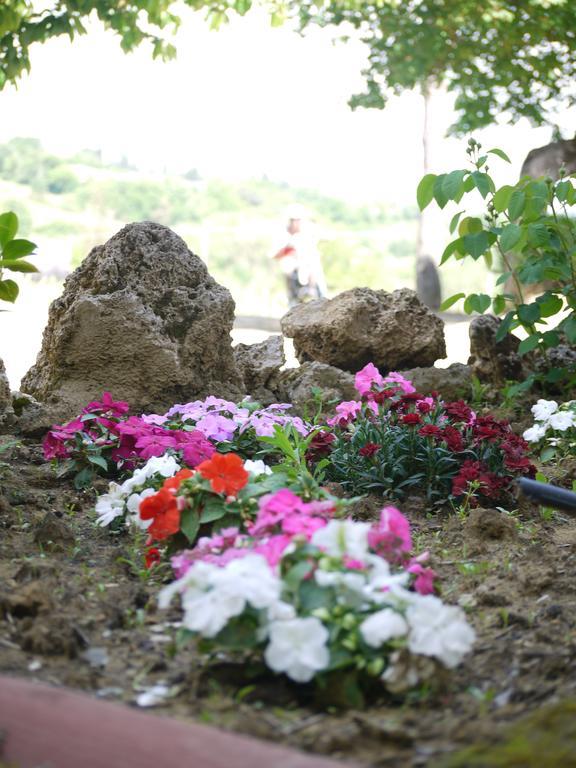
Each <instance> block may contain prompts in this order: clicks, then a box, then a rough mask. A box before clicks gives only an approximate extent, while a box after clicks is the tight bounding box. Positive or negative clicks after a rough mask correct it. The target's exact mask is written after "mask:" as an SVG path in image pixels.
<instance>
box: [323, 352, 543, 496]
mask: <svg viewBox="0 0 576 768" xmlns="http://www.w3.org/2000/svg"><path fill="white" fill-rule="evenodd" d="M356 389H357V390H358V393H359V395H360V398H361V399H359V400H353V401H350V402H343V403H340V405H338V406H337V407H336V416H335V417H334V418H332V419H329V420H328V423H327V425H326V430H325V432H324V434H323V435H322V434H321V435H320V436H319V437H318V438H317V441H320V440H321V441H322V445H321V446H316V445H315V442H314V441H312V444H311V446H310V450H309V453H310V456H311V459H312V461H318V459H321V461H322V467H323V470H322V471H323V473H324V474H325V477H326V478H327V479H329V480H333V481H337V482H339V483H340V484H341V485H342V486H343V487H344V488H345V489H346V490H350V491H354V492H360V493H363V492H370V491H371V492H377V493H381V494H382V495H383V496H385V497H388V498H391V499H402V498H403V497H404V496H406V495H407V494H410V493H417V494H423V495H424V496H425V497H426V499H427V501H428V503H429V505H434V504H436V503H444V502H445V501H447V500H448V499H450V498H452V497H456V498H458V497H463V496H464V495H465V494H469V493H470V490H471V489H473V491H474V493H473V499H472V503H473V504H474V503H476V504H477V503H478V502H479V501H482V502H486V501H488V502H492V503H493V502H498V501H502V498H503V496H505V494H506V492H507V490H508V489H509V488H510V485H511V482H512V480H513V478H514V476H515V475H517V474H530V475H532V474H534V471H535V469H534V467H533V466H532V464H531V463H530V461H529V460H528V459H527V458H526V456H525V450H526V448H527V443H526V442H525V441H524V440H523V439H522V438H521V437H519V436H518V435H516V434H514V432H512V430H511V429H510V426H509V424H508V422H506V421H497V420H496V419H494V418H492V417H491V416H477V415H476V414H475V413H474V412H473V411H472V409H471V408H470V407H469V406H468V405H466V403H464V402H463V401H462V400H460V401H456V402H444V401H442V400H441V399H440V398H439V396H438V394H437V393H433V394H432V395H431V396H429V397H424V396H423V395H421V394H419V393H418V392H415V391H414V387H413V386H412V384H411V383H410V382H408V381H406V380H405V379H403V378H402V376H401V375H400V374H396V373H394V374H389V376H388V377H387V378H386V379H384V377H383V376H382V375H381V374H380V373H379V371H378V370H377V368H376V367H375V366H374V365H372V364H371V363H369V364H368V365H367V366H366V367H365V368H364V369H363V370H362V371H360V372H359V373H357V374H356ZM319 448H321V449H322V450H319Z"/></svg>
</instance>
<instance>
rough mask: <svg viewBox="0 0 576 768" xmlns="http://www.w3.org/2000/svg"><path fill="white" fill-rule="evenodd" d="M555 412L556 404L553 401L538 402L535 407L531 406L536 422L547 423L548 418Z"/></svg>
mask: <svg viewBox="0 0 576 768" xmlns="http://www.w3.org/2000/svg"><path fill="white" fill-rule="evenodd" d="M557 410H558V403H557V402H556V401H555V400H538V402H537V403H536V405H533V406H532V413H533V414H534V418H535V419H536V421H548V418H549V417H550V416H551V415H552V414H553V413H556V411H557Z"/></svg>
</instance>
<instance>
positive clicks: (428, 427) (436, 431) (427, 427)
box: [418, 424, 442, 437]
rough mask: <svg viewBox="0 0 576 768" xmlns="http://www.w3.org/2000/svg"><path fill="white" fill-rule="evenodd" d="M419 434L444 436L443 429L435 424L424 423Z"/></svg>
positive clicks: (423, 435)
mask: <svg viewBox="0 0 576 768" xmlns="http://www.w3.org/2000/svg"><path fill="white" fill-rule="evenodd" d="M418 434H419V435H422V437H442V430H441V429H440V427H437V426H435V425H434V424H424V426H423V427H420V429H419V430H418Z"/></svg>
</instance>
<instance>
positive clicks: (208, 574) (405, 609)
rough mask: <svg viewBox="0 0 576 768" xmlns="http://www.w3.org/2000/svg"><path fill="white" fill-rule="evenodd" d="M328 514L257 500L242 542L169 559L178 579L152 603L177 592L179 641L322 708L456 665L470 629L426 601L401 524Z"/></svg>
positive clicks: (429, 595)
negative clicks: (320, 701)
mask: <svg viewBox="0 0 576 768" xmlns="http://www.w3.org/2000/svg"><path fill="white" fill-rule="evenodd" d="M333 514H334V504H333V503H332V504H331V503H330V502H326V501H324V502H311V503H305V502H303V501H302V500H300V499H298V497H296V496H295V495H294V494H291V492H290V491H286V490H281V491H279V492H278V493H276V494H275V495H273V496H270V497H267V498H264V499H262V500H261V502H260V509H259V513H258V516H257V518H256V520H255V521H254V523H253V524H252V525H251V526H250V527H249V529H248V534H247V535H241V534H240V533H239V532H238V531H237V530H228V531H222V532H221V534H220V535H219V536H217V537H213V538H212V539H205V540H201V541H200V542H199V544H198V547H197V548H196V549H195V550H192V551H191V552H187V553H183V554H181V555H179V556H177V557H175V558H174V559H173V564H174V566H175V568H176V572H177V575H178V576H179V578H178V580H177V581H175V582H174V583H173V584H171V585H169V586H167V587H165V588H164V589H163V591H162V592H161V594H160V605H161V607H167V606H168V604H169V603H170V601H171V600H172V598H173V597H174V596H175V595H180V596H181V600H182V608H183V610H184V616H183V622H182V625H183V634H184V636H190V637H196V638H199V639H200V644H199V647H200V650H203V651H205V652H208V653H213V652H220V653H221V652H222V651H228V652H231V653H234V652H243V653H244V654H246V653H248V654H250V655H252V656H255V657H256V658H257V659H259V660H261V661H262V662H263V663H264V664H265V665H266V667H268V668H269V669H270V670H272V671H273V672H275V673H278V674H285V675H287V676H288V677H289V678H290V679H291V680H293V681H295V682H297V683H313V684H314V685H315V686H316V687H317V688H318V689H320V691H322V690H324V693H326V692H328V694H329V695H328V698H329V700H330V701H331V703H339V704H343V705H347V706H361V705H362V703H363V696H364V692H365V691H366V690H367V689H370V688H372V687H374V684H377V686H376V687H377V688H379V689H380V690H382V689H383V688H386V689H388V690H389V691H392V692H395V693H399V692H402V691H406V690H408V689H410V688H412V687H414V686H416V685H418V684H420V683H422V682H424V681H429V680H430V679H431V678H432V677H433V676H434V675H435V674H436V672H437V670H438V668H439V667H442V666H443V667H448V668H453V667H455V666H457V665H458V664H459V663H460V661H461V660H462V658H463V656H464V655H465V654H466V653H467V652H468V651H469V650H470V649H471V647H472V644H473V641H474V632H473V630H472V628H471V627H470V626H469V625H468V623H467V622H466V619H465V617H464V614H463V612H462V611H461V610H460V609H459V608H455V607H451V606H447V605H445V604H444V603H443V602H442V601H441V600H440V599H439V598H438V597H436V596H435V595H434V594H433V591H434V579H435V574H434V572H433V571H432V570H431V569H430V568H427V567H425V566H424V565H423V563H424V562H425V560H426V557H427V553H424V555H421V556H420V557H412V556H411V554H410V552H411V549H412V542H411V536H410V526H409V524H408V521H407V520H406V518H404V516H403V515H402V514H401V513H400V512H399V511H398V510H397V509H395V508H394V507H385V508H384V509H383V510H382V513H381V517H380V520H379V521H378V522H377V523H374V524H370V523H364V522H354V521H352V520H336V519H334V518H333ZM325 698H326V697H325Z"/></svg>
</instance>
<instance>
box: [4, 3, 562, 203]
mask: <svg viewBox="0 0 576 768" xmlns="http://www.w3.org/2000/svg"><path fill="white" fill-rule="evenodd" d="M175 42H176V45H177V47H178V58H177V60H176V61H175V62H171V63H168V64H163V63H161V62H160V61H153V60H152V58H151V56H150V54H149V51H148V50H147V49H142V50H138V51H136V52H135V53H133V54H130V55H126V54H124V53H122V51H121V49H120V47H119V45H118V42H117V41H116V39H115V37H114V36H113V34H112V33H104V32H103V31H102V30H101V29H100V28H99V27H97V26H96V25H95V26H94V28H93V29H92V31H91V32H90V34H89V35H87V36H85V37H82V38H77V39H76V41H75V42H74V43H70V42H69V41H68V39H67V38H64V37H63V38H59V39H57V40H55V41H51V42H49V43H47V44H45V45H41V46H38V47H37V48H36V49H35V51H34V53H33V57H32V73H31V75H29V76H27V77H25V78H24V79H23V80H22V81H21V83H20V85H19V87H18V90H15V89H13V88H8V89H6V90H5V91H3V92H0V116H1V119H0V141H5V140H7V139H9V138H11V137H13V136H36V137H38V138H40V139H41V140H42V142H43V143H44V145H45V146H46V147H47V148H48V149H51V150H52V151H57V152H59V153H63V154H67V153H72V152H74V151H75V150H78V149H82V148H93V149H97V148H101V149H102V150H103V151H104V155H105V157H106V158H107V159H119V158H120V157H122V156H123V155H126V156H127V157H128V159H129V160H130V161H131V162H133V163H135V164H137V165H138V166H140V167H142V168H145V169H154V170H159V171H162V170H163V169H167V170H174V171H186V170H188V169H190V168H192V167H197V168H198V169H199V170H200V171H201V173H203V174H204V175H206V176H212V175H217V176H221V177H225V178H232V177H238V176H259V175H261V174H263V173H266V174H268V175H269V176H270V177H272V178H274V179H279V180H285V181H288V182H291V183H294V184H303V185H306V186H310V187H314V188H318V189H322V190H324V191H329V192H334V193H335V194H338V195H342V196H347V197H350V198H352V199H358V200H360V199H383V200H390V201H396V202H398V203H400V204H402V205H403V204H406V203H410V202H411V201H413V200H414V195H415V187H416V184H417V182H418V180H419V178H420V177H421V175H422V170H421V163H422V155H421V124H422V104H421V100H420V98H419V97H418V96H417V95H416V94H411V93H406V94H404V95H403V96H402V97H401V98H395V99H393V100H392V101H391V102H390V105H389V107H388V108H387V109H386V110H384V111H377V110H358V111H356V112H352V111H351V110H350V109H349V108H348V106H347V103H346V102H347V99H348V97H349V96H350V95H351V94H352V93H354V92H357V91H358V90H361V89H362V78H361V76H360V70H361V68H362V65H363V62H364V56H365V54H364V51H363V47H362V46H361V45H360V44H359V43H354V42H349V43H347V44H346V45H342V44H339V45H333V44H332V42H331V34H330V31H329V30H320V29H316V30H313V31H312V32H311V33H309V34H308V35H307V36H306V37H304V38H302V37H300V36H299V35H297V34H295V33H294V32H293V31H291V30H290V29H289V28H288V27H282V28H279V29H278V28H277V29H273V28H271V27H270V24H269V21H268V19H267V18H266V17H265V16H264V15H262V14H259V13H258V12H252V13H250V14H248V16H247V17H245V18H244V19H239V18H237V19H235V20H234V21H233V22H232V23H231V24H230V25H229V26H228V27H226V28H223V29H221V30H219V31H217V32H211V31H209V30H208V28H207V24H206V23H205V22H204V20H203V17H202V15H201V14H197V13H193V12H191V11H189V10H186V9H185V11H184V23H183V25H182V29H181V31H180V33H179V34H178V37H177V39H176V41H175ZM451 117H452V115H451V100H450V97H448V96H446V95H442V94H440V95H438V96H437V98H436V100H435V104H434V112H433V135H434V147H433V152H432V163H433V166H434V168H433V169H434V170H452V169H453V168H454V167H458V166H459V165H462V164H463V161H464V157H465V156H464V148H465V142H464V141H463V140H461V141H457V142H455V141H443V139H442V137H443V134H444V132H445V129H446V127H447V126H448V125H449V123H450V121H451ZM549 137H550V130H549V129H543V130H538V131H536V130H534V129H530V128H528V126H527V125H519V126H517V127H516V128H513V129H512V128H498V129H492V130H491V131H490V132H489V134H488V135H487V136H486V137H485V141H486V144H490V146H494V145H498V146H501V147H502V148H504V149H505V150H506V151H507V152H508V153H509V154H510V155H511V156H512V157H513V160H514V163H515V165H514V169H513V171H512V173H513V175H514V176H515V175H516V174H517V173H518V170H519V167H520V164H521V162H522V159H523V157H524V156H525V155H526V153H527V151H528V150H529V149H530V148H531V147H534V146H539V145H541V144H545V143H547V142H548V141H549ZM480 138H481V139H482V136H480ZM486 148H488V146H486ZM505 173H506V171H505ZM509 178H510V177H506V175H504V176H503V178H502V181H504V180H506V179H509Z"/></svg>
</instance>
